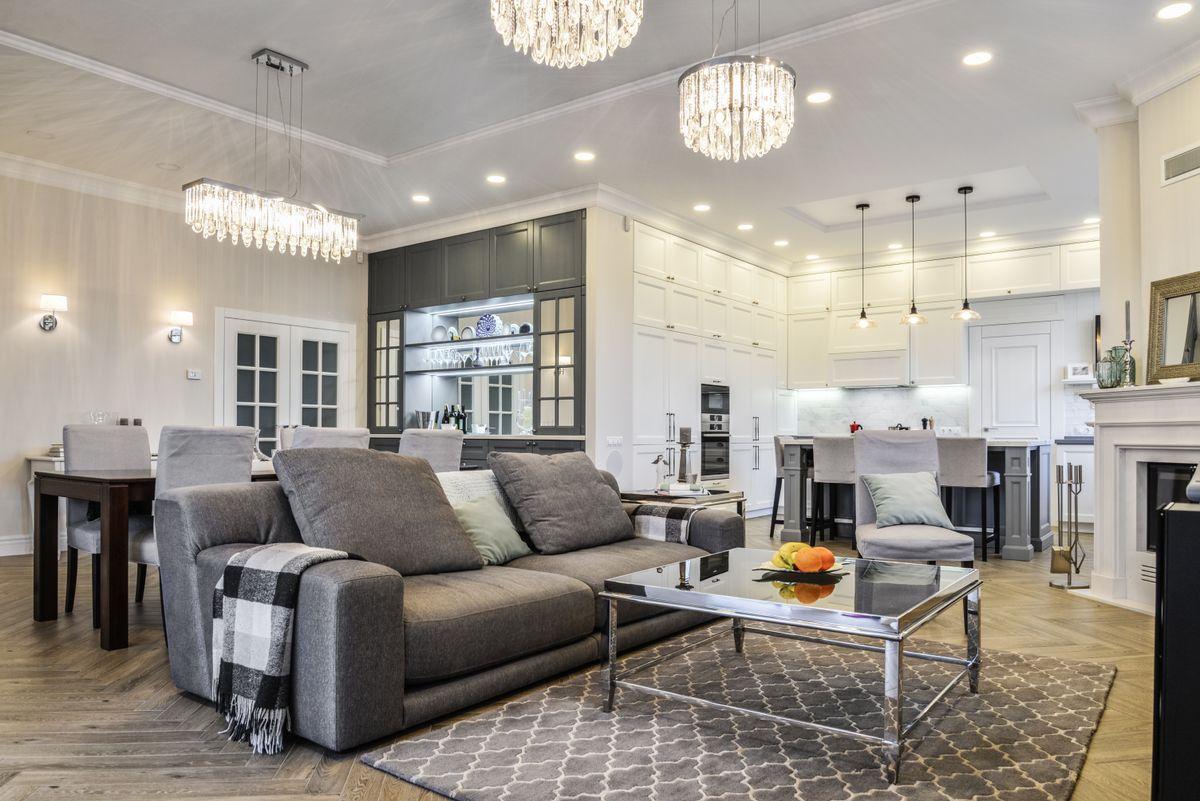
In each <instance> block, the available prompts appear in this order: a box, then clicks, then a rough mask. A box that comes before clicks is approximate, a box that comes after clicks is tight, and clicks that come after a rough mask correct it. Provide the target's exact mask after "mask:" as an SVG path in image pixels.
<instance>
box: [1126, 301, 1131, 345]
mask: <svg viewBox="0 0 1200 801" xmlns="http://www.w3.org/2000/svg"><path fill="white" fill-rule="evenodd" d="M1130 338H1131V337H1130V336H1129V301H1125V340H1126V341H1128V340H1129V339H1130Z"/></svg>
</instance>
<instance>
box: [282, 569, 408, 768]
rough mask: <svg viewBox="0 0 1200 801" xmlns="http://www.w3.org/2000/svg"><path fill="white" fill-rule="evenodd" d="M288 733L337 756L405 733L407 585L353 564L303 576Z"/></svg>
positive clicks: (389, 572) (384, 572) (388, 573)
mask: <svg viewBox="0 0 1200 801" xmlns="http://www.w3.org/2000/svg"><path fill="white" fill-rule="evenodd" d="M291 714H292V729H293V731H295V732H296V733H297V734H299V735H300V736H301V737H304V738H306V739H308V740H312V741H313V742H315V743H318V744H319V745H322V746H325V747H326V748H331V749H333V750H335V751H344V750H346V749H348V748H352V747H354V746H356V745H359V744H361V743H365V742H368V741H370V740H375V739H378V738H380V737H383V736H384V735H386V734H391V733H392V732H395V731H397V730H399V729H401V728H403V726H404V579H403V578H402V577H401V576H400V574H399V573H397V572H396V571H395V570H392V569H391V568H390V567H384V566H383V565H379V564H375V563H373V562H363V561H357V560H337V561H332V562H323V563H321V564H318V565H314V566H313V567H310V568H309V569H308V570H306V571H304V574H303V575H302V576H301V577H300V593H299V597H298V599H297V602H296V618H295V632H294V638H293V641H292V709H291Z"/></svg>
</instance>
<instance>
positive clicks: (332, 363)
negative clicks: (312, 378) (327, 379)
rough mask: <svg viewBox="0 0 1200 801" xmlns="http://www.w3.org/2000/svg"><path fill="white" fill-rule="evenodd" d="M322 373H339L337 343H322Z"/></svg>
mask: <svg viewBox="0 0 1200 801" xmlns="http://www.w3.org/2000/svg"><path fill="white" fill-rule="evenodd" d="M321 372H322V373H336V372H337V343H336V342H322V343H321Z"/></svg>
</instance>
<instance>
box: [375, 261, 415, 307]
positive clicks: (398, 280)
mask: <svg viewBox="0 0 1200 801" xmlns="http://www.w3.org/2000/svg"><path fill="white" fill-rule="evenodd" d="M407 290H408V288H407V287H406V286H405V282H404V248H396V249H395V250H384V251H380V252H378V253H372V254H371V255H370V257H369V258H368V260H367V313H368V314H382V313H386V312H395V311H401V310H403V309H404V307H405V305H406V304H407V300H406V298H407V295H408V292H407Z"/></svg>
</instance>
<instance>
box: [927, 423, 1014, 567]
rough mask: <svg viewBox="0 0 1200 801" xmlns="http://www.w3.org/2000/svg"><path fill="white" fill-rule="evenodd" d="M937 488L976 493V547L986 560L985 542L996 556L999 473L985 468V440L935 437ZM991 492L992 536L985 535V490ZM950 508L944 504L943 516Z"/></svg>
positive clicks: (998, 538) (997, 550) (998, 540)
mask: <svg viewBox="0 0 1200 801" xmlns="http://www.w3.org/2000/svg"><path fill="white" fill-rule="evenodd" d="M937 444H938V464H939V466H940V472H939V474H938V478H939V486H941V487H943V488H945V489H947V490H950V491H953V488H954V487H964V488H967V489H978V490H979V546H980V548H981V550H982V552H983V561H985V562H986V561H987V560H988V543H989V542H992V543H994V545H995V548H996V553H1000V473H999V472H997V471H995V470H988V469H987V440H985V439H984V438H983V437H938V438H937ZM989 489H990V490H991V491H992V533H991V534H988V526H987V507H988V490H989ZM950 510H951V507H950V505H947V508H946V511H947V514H949V513H950Z"/></svg>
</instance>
